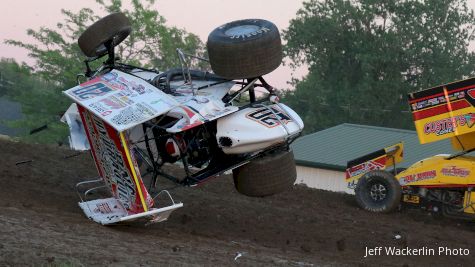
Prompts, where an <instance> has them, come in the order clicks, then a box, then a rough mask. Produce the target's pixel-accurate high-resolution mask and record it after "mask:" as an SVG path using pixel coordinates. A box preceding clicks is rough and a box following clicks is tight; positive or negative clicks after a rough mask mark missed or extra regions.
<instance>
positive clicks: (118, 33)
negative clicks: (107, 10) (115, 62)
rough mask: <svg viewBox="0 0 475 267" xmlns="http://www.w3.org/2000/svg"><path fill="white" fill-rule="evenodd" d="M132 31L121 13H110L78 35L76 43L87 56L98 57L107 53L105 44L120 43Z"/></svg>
mask: <svg viewBox="0 0 475 267" xmlns="http://www.w3.org/2000/svg"><path fill="white" fill-rule="evenodd" d="M131 31H132V25H131V23H130V21H129V19H128V18H127V17H126V16H125V15H124V14H123V13H112V14H110V15H108V16H105V17H103V18H102V19H100V20H98V21H96V22H95V23H94V24H92V25H91V26H89V27H88V28H87V29H86V30H85V31H84V32H83V33H82V34H81V36H79V39H78V45H79V48H80V49H81V51H82V52H83V53H84V54H85V55H86V56H88V57H100V56H103V55H105V54H107V48H106V46H105V44H106V43H107V42H111V45H112V47H115V46H116V45H118V44H120V43H121V42H122V41H123V40H124V39H125V38H127V36H129V34H130V32H131Z"/></svg>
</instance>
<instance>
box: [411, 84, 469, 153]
mask: <svg viewBox="0 0 475 267" xmlns="http://www.w3.org/2000/svg"><path fill="white" fill-rule="evenodd" d="M408 98H409V104H410V106H411V111H412V115H413V119H414V123H415V126H416V130H417V135H418V137H419V141H420V142H421V144H425V143H430V142H434V141H439V140H442V139H446V138H450V137H458V136H461V135H465V134H467V133H471V132H474V131H475V127H473V126H474V125H475V78H470V79H467V80H462V81H458V82H454V83H450V84H445V85H440V86H436V87H433V88H429V89H426V90H422V91H419V92H414V93H410V94H409V95H408Z"/></svg>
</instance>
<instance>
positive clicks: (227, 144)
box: [216, 104, 304, 154]
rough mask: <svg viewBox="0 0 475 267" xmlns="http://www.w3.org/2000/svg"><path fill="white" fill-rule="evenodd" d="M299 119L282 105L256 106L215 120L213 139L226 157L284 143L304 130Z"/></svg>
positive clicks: (293, 112)
mask: <svg viewBox="0 0 475 267" xmlns="http://www.w3.org/2000/svg"><path fill="white" fill-rule="evenodd" d="M303 126H304V125H303V122H302V119H301V118H300V117H299V116H298V115H297V113H295V111H293V110H292V109H291V108H289V107H288V106H286V105H284V104H274V105H269V106H264V105H256V106H255V107H249V108H245V109H242V110H240V111H237V112H235V113H233V114H231V115H229V116H226V117H222V118H220V119H218V122H217V133H216V139H217V142H218V144H219V146H220V147H221V148H222V150H223V152H224V153H226V154H243V153H251V152H257V151H260V150H263V149H265V148H268V147H270V146H273V145H276V144H279V143H283V142H285V141H286V139H287V137H289V136H294V135H297V134H299V133H300V132H301V131H302V130H303Z"/></svg>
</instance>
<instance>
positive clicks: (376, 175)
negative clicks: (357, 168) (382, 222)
mask: <svg viewBox="0 0 475 267" xmlns="http://www.w3.org/2000/svg"><path fill="white" fill-rule="evenodd" d="M355 196H356V202H358V205H359V206H360V207H361V208H363V209H365V210H367V211H372V212H380V213H387V212H391V211H393V210H395V209H396V208H397V207H398V206H399V203H400V201H401V185H400V184H399V182H398V181H397V180H396V178H395V177H394V176H393V175H392V174H390V173H388V172H385V171H381V170H374V171H370V172H368V173H366V174H364V175H363V176H361V178H360V179H359V181H358V184H357V185H356V188H355Z"/></svg>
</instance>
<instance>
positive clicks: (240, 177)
mask: <svg viewBox="0 0 475 267" xmlns="http://www.w3.org/2000/svg"><path fill="white" fill-rule="evenodd" d="M233 178H234V186H235V187H236V190H237V191H238V192H239V193H241V194H243V195H246V196H250V197H265V196H270V195H274V194H277V193H280V192H283V191H285V190H288V189H290V188H291V187H292V186H293V184H294V183H295V180H296V178H297V170H296V168H295V161H294V154H293V152H292V151H276V152H274V153H271V154H269V155H266V156H264V157H262V158H258V159H254V160H252V161H251V162H249V163H248V164H246V165H243V166H241V167H238V168H236V169H234V170H233Z"/></svg>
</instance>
